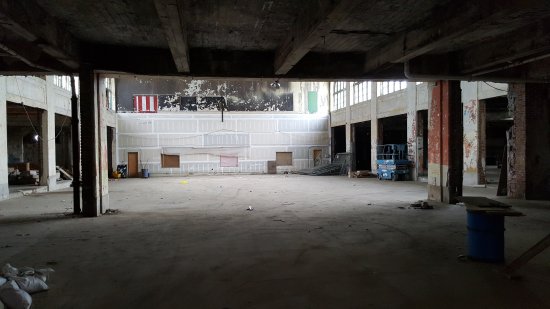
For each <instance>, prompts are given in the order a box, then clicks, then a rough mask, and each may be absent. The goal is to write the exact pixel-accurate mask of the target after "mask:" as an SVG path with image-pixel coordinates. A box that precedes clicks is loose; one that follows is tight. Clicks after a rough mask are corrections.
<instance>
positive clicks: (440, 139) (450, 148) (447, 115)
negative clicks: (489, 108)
mask: <svg viewBox="0 0 550 309" xmlns="http://www.w3.org/2000/svg"><path fill="white" fill-rule="evenodd" d="M429 113H430V116H429V118H430V121H429V124H428V140H429V141H428V199H430V200H434V201H440V202H444V203H454V202H456V197H458V196H462V165H463V163H462V161H463V159H462V132H463V127H462V104H461V91H460V83H459V82H457V81H439V82H437V83H436V85H435V87H434V88H433V90H432V100H431V101H430V106H429Z"/></svg>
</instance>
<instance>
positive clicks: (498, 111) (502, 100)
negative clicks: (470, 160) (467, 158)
mask: <svg viewBox="0 0 550 309" xmlns="http://www.w3.org/2000/svg"><path fill="white" fill-rule="evenodd" d="M480 110H482V111H483V110H485V117H484V119H483V117H481V118H482V119H481V121H483V120H484V122H485V124H484V125H483V124H482V125H481V126H480V129H481V131H482V132H480V134H479V136H480V142H479V144H480V147H479V152H480V153H479V156H480V157H481V159H482V160H483V161H484V162H483V161H482V166H484V168H483V169H480V175H479V178H480V179H479V180H480V183H485V184H497V183H498V182H499V176H500V170H501V167H502V164H503V163H504V162H503V160H504V159H503V154H504V151H505V148H506V131H508V129H510V127H512V125H513V123H514V121H513V118H512V113H511V112H510V111H509V110H508V99H507V98H506V97H505V96H501V97H495V98H490V99H486V100H481V101H480ZM482 115H483V113H482ZM483 131H484V132H483Z"/></svg>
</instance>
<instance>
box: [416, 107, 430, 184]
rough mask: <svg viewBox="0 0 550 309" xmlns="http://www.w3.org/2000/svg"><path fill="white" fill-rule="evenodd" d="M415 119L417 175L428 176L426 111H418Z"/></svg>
mask: <svg viewBox="0 0 550 309" xmlns="http://www.w3.org/2000/svg"><path fill="white" fill-rule="evenodd" d="M416 119H417V121H416V147H417V150H416V151H417V155H418V162H417V167H418V168H417V173H418V176H428V111H427V110H420V111H418V112H417V114H416Z"/></svg>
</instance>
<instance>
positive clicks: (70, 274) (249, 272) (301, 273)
mask: <svg viewBox="0 0 550 309" xmlns="http://www.w3.org/2000/svg"><path fill="white" fill-rule="evenodd" d="M425 188H426V185H425V184H420V183H413V182H397V183H394V182H390V181H385V182H380V181H378V180H375V179H364V178H363V179H349V178H346V177H337V176H334V177H310V176H298V175H258V176H248V175H247V176H192V177H187V178H177V177H166V178H151V179H126V180H119V181H113V182H110V192H111V193H110V207H111V208H116V209H119V210H121V212H120V213H119V214H116V215H104V216H102V217H98V218H72V217H71V216H64V215H63V213H65V212H68V213H70V211H71V210H72V203H71V193H70V191H57V192H51V193H43V194H36V195H31V196H25V197H21V198H18V199H12V200H8V201H4V202H0V263H5V262H10V263H12V264H14V265H16V266H25V265H26V266H39V265H52V267H54V268H55V270H56V273H55V274H54V275H53V276H52V278H51V281H50V288H51V289H50V291H48V292H46V293H42V294H35V295H34V297H33V299H34V303H35V304H34V308H220V309H221V308H365V307H380V308H398V307H405V306H407V307H409V308H411V307H412V308H442V307H445V308H465V307H469V308H549V307H550V294H549V293H548V291H550V252H549V251H550V250H548V251H546V252H544V253H543V254H541V255H539V256H538V257H537V258H535V259H534V260H532V261H531V262H530V263H529V264H527V265H526V266H525V267H524V268H523V269H522V270H521V272H520V273H521V274H522V275H523V278H522V280H509V279H507V278H505V277H504V276H503V275H502V274H500V273H499V270H501V269H502V265H498V264H497V265H495V264H486V263H478V262H471V261H466V262H464V261H460V260H459V259H457V256H458V255H460V254H466V253H467V250H466V234H467V231H466V212H465V210H464V208H463V207H461V206H457V205H436V208H435V209H433V210H416V209H409V208H408V205H409V203H410V202H413V201H415V200H418V199H422V198H425V197H426V189H425ZM468 194H469V195H489V196H490V195H492V194H494V188H492V189H485V188H471V189H467V190H466V195H468ZM509 202H510V203H511V204H513V205H515V206H516V208H517V209H518V210H521V211H523V212H524V213H525V214H526V215H527V216H525V217H517V218H508V219H506V229H507V230H506V245H507V248H506V255H507V258H508V260H511V259H513V258H514V257H516V256H517V255H519V254H520V253H522V252H523V251H524V250H526V249H528V248H529V247H530V246H531V245H533V244H534V243H535V242H537V241H538V240H540V239H541V238H542V237H543V236H545V234H546V233H548V231H549V230H550V205H549V203H548V202H525V201H509ZM248 206H252V207H253V208H254V210H253V211H246V210H245V209H246V208H247V207H248Z"/></svg>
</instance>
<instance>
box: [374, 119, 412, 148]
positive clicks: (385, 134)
mask: <svg viewBox="0 0 550 309" xmlns="http://www.w3.org/2000/svg"><path fill="white" fill-rule="evenodd" d="M378 134H379V136H380V137H381V139H379V141H378V143H379V144H380V145H384V144H406V143H407V115H406V114H404V115H397V116H393V117H386V118H380V119H378Z"/></svg>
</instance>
